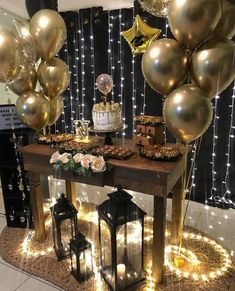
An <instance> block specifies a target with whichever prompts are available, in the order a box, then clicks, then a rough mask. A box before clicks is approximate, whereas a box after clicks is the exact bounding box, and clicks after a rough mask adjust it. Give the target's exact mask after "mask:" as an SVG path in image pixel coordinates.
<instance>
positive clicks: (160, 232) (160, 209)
mask: <svg viewBox="0 0 235 291" xmlns="http://www.w3.org/2000/svg"><path fill="white" fill-rule="evenodd" d="M153 218H154V221H153V247H152V272H153V274H152V275H153V280H154V282H155V283H156V284H158V283H161V282H162V281H163V276H164V254H165V231H166V197H158V196H154V214H153Z"/></svg>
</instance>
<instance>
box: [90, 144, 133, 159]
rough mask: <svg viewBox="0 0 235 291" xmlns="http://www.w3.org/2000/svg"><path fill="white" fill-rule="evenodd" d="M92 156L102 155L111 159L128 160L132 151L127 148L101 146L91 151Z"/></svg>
mask: <svg viewBox="0 0 235 291" xmlns="http://www.w3.org/2000/svg"><path fill="white" fill-rule="evenodd" d="M92 154H93V155H102V156H105V157H107V158H111V159H119V160H122V159H128V158H129V157H130V156H132V155H133V154H134V150H133V149H131V148H130V147H127V146H115V145H103V146H98V147H95V148H94V149H93V150H92Z"/></svg>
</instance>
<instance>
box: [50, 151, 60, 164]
mask: <svg viewBox="0 0 235 291" xmlns="http://www.w3.org/2000/svg"><path fill="white" fill-rule="evenodd" d="M59 158H60V153H59V152H58V151H57V152H55V153H54V154H53V155H52V156H51V159H50V164H54V163H56V162H57V161H58V160H59Z"/></svg>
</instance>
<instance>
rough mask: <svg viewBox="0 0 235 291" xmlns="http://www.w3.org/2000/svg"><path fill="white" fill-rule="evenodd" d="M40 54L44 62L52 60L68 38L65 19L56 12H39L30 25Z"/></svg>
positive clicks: (46, 10)
mask: <svg viewBox="0 0 235 291" xmlns="http://www.w3.org/2000/svg"><path fill="white" fill-rule="evenodd" d="M29 30H30V33H31V34H32V36H33V38H34V41H35V44H36V48H37V51H38V54H39V56H40V57H41V58H43V59H44V60H48V59H51V58H52V57H54V56H55V54H56V53H58V51H59V50H60V49H61V47H62V46H63V44H64V41H65V38H66V34H67V31H66V26H65V23H64V20H63V18H62V17H61V16H60V14H59V13H57V12H56V11H54V10H50V9H42V10H40V11H38V12H37V13H36V14H34V16H33V17H32V19H31V20H30V23H29Z"/></svg>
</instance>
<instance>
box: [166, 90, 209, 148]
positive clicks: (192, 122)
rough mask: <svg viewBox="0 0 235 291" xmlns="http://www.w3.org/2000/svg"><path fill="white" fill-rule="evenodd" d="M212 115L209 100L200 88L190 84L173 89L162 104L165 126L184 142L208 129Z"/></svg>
mask: <svg viewBox="0 0 235 291" xmlns="http://www.w3.org/2000/svg"><path fill="white" fill-rule="evenodd" d="M212 116H213V107H212V103H211V101H210V100H209V98H208V97H207V96H206V94H205V93H204V92H203V91H202V90H201V89H200V88H198V87H196V86H194V85H192V84H188V85H185V86H182V87H180V88H177V89H176V90H174V91H173V92H172V93H171V94H170V95H169V96H168V97H167V99H166V100H165V103H164V106H163V117H164V120H165V123H166V126H167V128H168V129H169V131H170V132H171V133H172V134H173V135H174V137H175V138H177V139H178V140H179V141H180V142H182V143H184V144H188V143H190V142H191V141H193V140H194V139H196V138H198V137H199V136H201V135H202V134H203V133H204V132H205V131H206V130H207V129H208V127H209V125H210V123H211V120H212Z"/></svg>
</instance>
